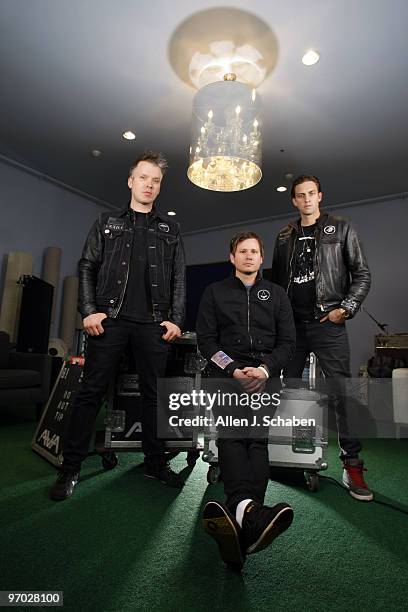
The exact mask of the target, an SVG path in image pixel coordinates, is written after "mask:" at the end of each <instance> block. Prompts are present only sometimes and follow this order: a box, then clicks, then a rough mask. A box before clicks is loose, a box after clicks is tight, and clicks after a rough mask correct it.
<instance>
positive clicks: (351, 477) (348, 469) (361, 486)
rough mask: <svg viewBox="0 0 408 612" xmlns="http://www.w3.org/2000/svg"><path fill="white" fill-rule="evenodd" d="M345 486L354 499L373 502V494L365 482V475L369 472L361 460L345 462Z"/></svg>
mask: <svg viewBox="0 0 408 612" xmlns="http://www.w3.org/2000/svg"><path fill="white" fill-rule="evenodd" d="M343 468H344V469H343V485H344V486H345V487H346V489H348V490H349V493H350V495H351V496H352V497H354V499H358V500H360V501H371V500H372V499H373V497H374V496H373V493H372V491H370V489H369V487H368V484H367V483H366V481H365V480H364V473H363V472H366V471H367V470H366V469H365V467H364V462H363V461H362V460H361V459H358V458H356V459H346V460H345V461H344V462H343Z"/></svg>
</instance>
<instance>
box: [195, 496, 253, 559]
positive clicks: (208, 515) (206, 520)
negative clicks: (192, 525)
mask: <svg viewBox="0 0 408 612" xmlns="http://www.w3.org/2000/svg"><path fill="white" fill-rule="evenodd" d="M203 527H204V530H205V531H206V532H207V533H208V535H210V536H211V537H212V538H213V539H214V540H215V541H216V542H217V545H218V549H219V551H220V556H221V559H222V560H223V561H224V563H225V564H226V565H227V566H228V567H229V568H230V569H232V570H236V571H240V570H241V569H242V568H243V567H244V557H243V555H242V551H241V546H240V543H239V534H238V529H237V527H236V526H235V524H234V521H233V520H232V518H231V517H230V516H229V513H228V511H227V510H226V508H224V507H223V506H222V505H221V504H219V503H218V502H215V501H212V502H208V503H207V504H206V505H205V508H204V511H203Z"/></svg>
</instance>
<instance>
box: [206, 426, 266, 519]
mask: <svg viewBox="0 0 408 612" xmlns="http://www.w3.org/2000/svg"><path fill="white" fill-rule="evenodd" d="M218 462H219V465H220V470H221V476H222V480H223V482H224V492H225V495H226V497H227V500H226V505H227V506H228V507H229V508H230V510H231V511H232V512H235V510H236V507H237V505H238V504H239V502H240V501H242V500H243V499H253V500H254V501H256V502H258V503H260V504H263V502H264V498H265V493H266V487H267V486H268V480H269V458H268V440H267V439H264V438H259V439H250V438H249V439H248V438H239V439H238V438H237V439H228V438H219V439H218Z"/></svg>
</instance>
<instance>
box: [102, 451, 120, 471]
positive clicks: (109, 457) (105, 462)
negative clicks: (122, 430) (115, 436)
mask: <svg viewBox="0 0 408 612" xmlns="http://www.w3.org/2000/svg"><path fill="white" fill-rule="evenodd" d="M101 457H102V467H103V469H104V470H113V468H115V467H116V466H117V465H118V458H117V456H116V454H115V453H114V452H113V451H107V452H106V453H103V455H101Z"/></svg>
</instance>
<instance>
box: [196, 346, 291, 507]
mask: <svg viewBox="0 0 408 612" xmlns="http://www.w3.org/2000/svg"><path fill="white" fill-rule="evenodd" d="M257 363H259V361H254V360H253V359H252V358H251V357H248V359H247V360H246V365H248V366H249V365H253V366H254V367H255V366H256V364H257ZM203 388H204V389H205V391H207V392H211V393H216V392H217V391H221V392H223V393H227V394H228V393H231V394H234V393H237V394H238V395H240V394H241V393H243V394H245V395H247V392H246V391H245V389H244V388H243V387H242V386H241V385H240V383H239V382H238V380H233V379H230V378H222V377H221V376H220V375H219V373H217V372H216V371H213V370H211V371H210V378H207V379H203ZM279 389H280V384H279V383H277V382H276V381H274V380H271V379H270V380H269V381H268V384H267V386H266V388H265V392H268V393H270V394H272V393H275V392H276V391H277V390H279ZM261 412H262V410H257V411H256V414H257V417H258V418H259V420H260V421H262V415H261ZM254 414H255V412H254V411H252V410H250V409H249V408H245V407H239V406H238V407H237V406H234V407H233V408H229V407H228V403H227V405H226V406H219V405H215V406H214V408H213V418H218V417H219V416H222V417H224V418H225V417H227V416H228V415H230V416H232V417H236V418H238V419H243V418H247V419H248V421H249V423H252V419H253V416H254ZM254 429H255V430H256V435H254ZM217 435H218V440H217V445H218V464H219V467H220V472H221V477H222V481H223V484H224V493H225V496H226V498H227V499H226V505H227V506H228V508H229V509H230V510H231V512H232V513H235V510H236V507H237V505H238V504H239V502H240V501H242V500H244V499H253V500H254V501H256V502H258V503H260V504H263V502H264V498H265V493H266V488H267V486H268V480H269V456H268V439H267V436H268V429H267V428H264V427H255V428H254V427H251V425H249V426H248V427H238V428H235V427H234V426H230V427H225V426H219V427H218V430H217ZM251 436H254V437H251ZM262 436H265V437H262Z"/></svg>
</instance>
